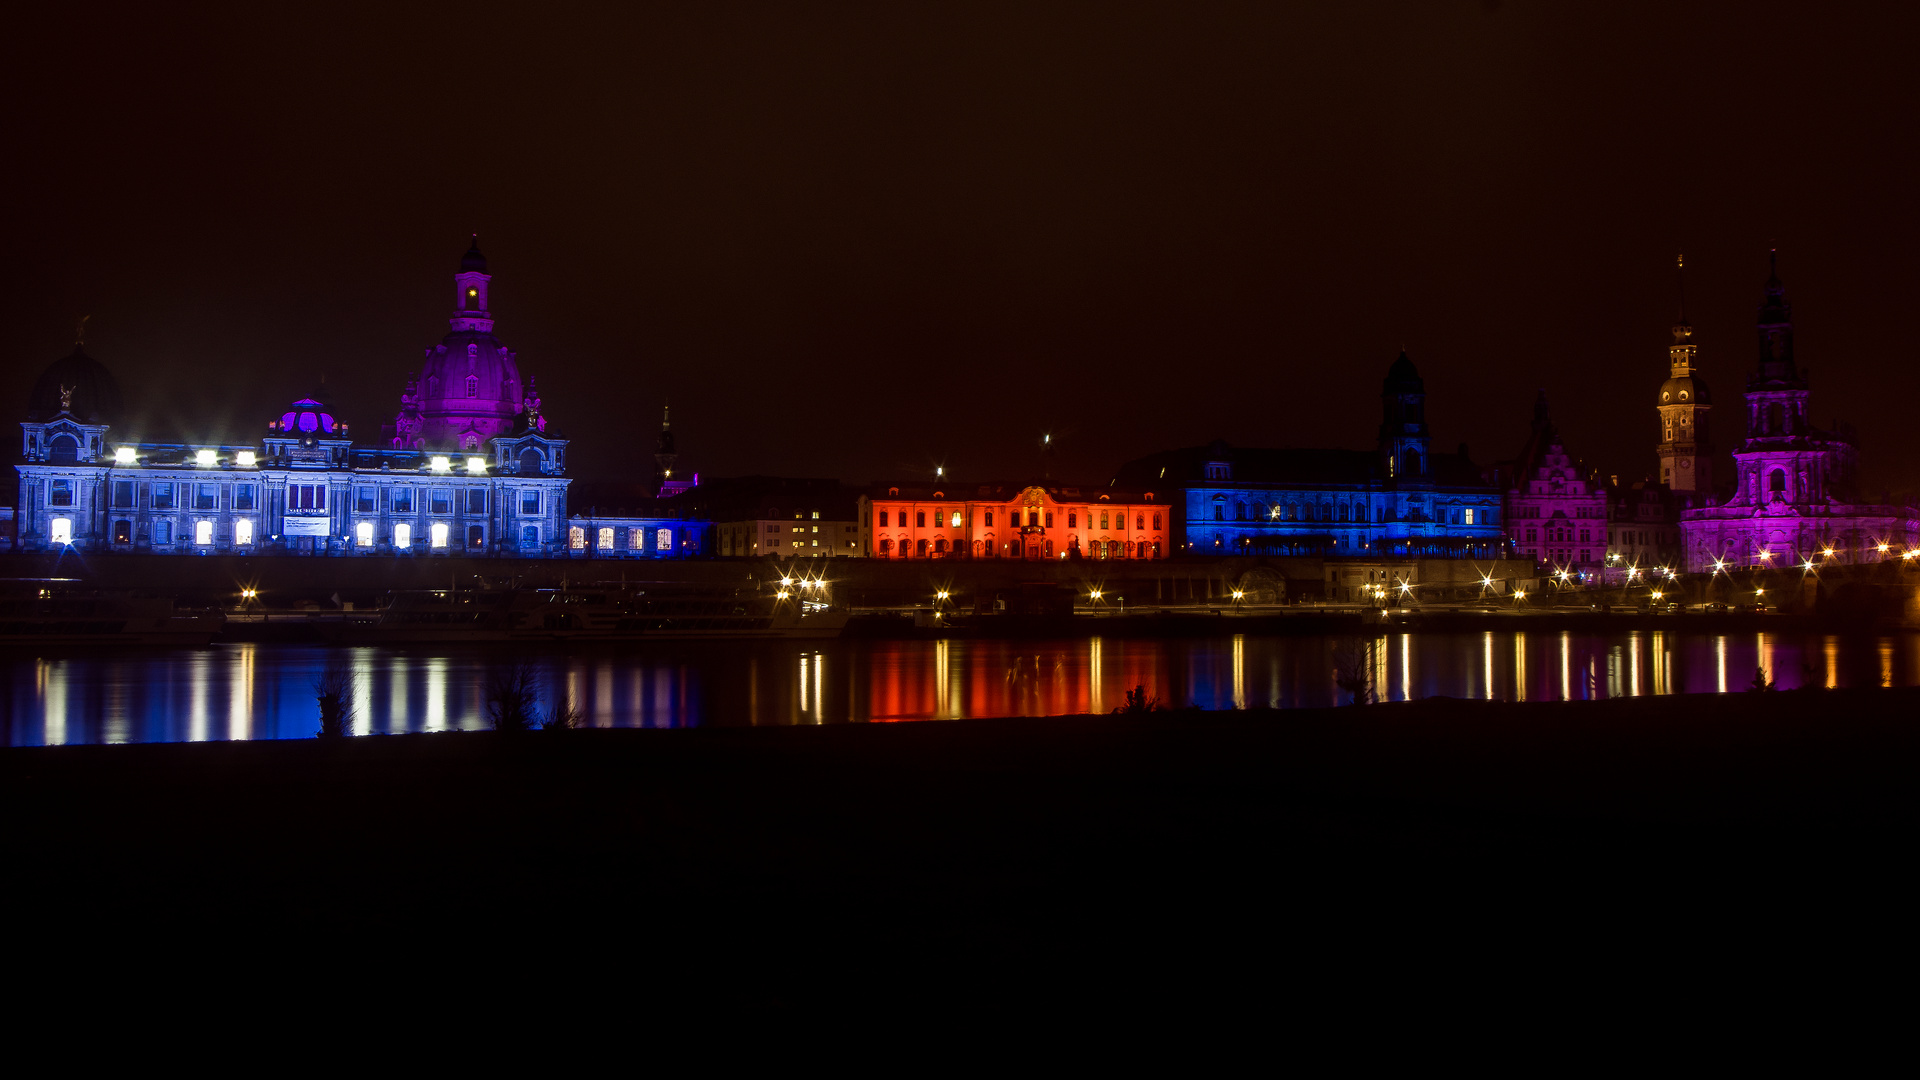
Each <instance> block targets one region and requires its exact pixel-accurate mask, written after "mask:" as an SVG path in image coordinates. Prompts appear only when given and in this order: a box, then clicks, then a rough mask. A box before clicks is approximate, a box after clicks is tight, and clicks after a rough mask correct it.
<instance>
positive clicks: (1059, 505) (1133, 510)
mask: <svg viewBox="0 0 1920 1080" xmlns="http://www.w3.org/2000/svg"><path fill="white" fill-rule="evenodd" d="M1173 511H1174V507H1172V506H1170V505H1168V504H1166V503H1163V502H1161V501H1159V497H1158V496H1157V495H1156V494H1155V493H1153V492H1150V491H1140V492H1136V491H1122V490H1119V489H1116V488H1098V487H1096V488H1078V487H1059V486H1053V485H1049V484H1044V483H1037V484H1025V485H1021V484H962V483H957V482H956V483H935V484H881V485H876V486H875V487H874V488H873V489H872V490H870V491H869V492H868V493H867V494H865V495H862V496H861V497H860V505H859V519H860V522H859V528H860V553H861V554H863V555H866V556H869V557H871V558H878V559H1027V560H1033V561H1040V560H1053V559H1074V558H1087V559H1164V558H1166V557H1167V556H1168V555H1169V554H1170V553H1171V549H1170V548H1169V547H1168V539H1167V538H1168V537H1169V536H1170V535H1171V533H1170V531H1169V526H1170V525H1171V524H1172V522H1171V520H1170V518H1171V516H1172V513H1173Z"/></svg>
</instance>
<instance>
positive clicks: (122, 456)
mask: <svg viewBox="0 0 1920 1080" xmlns="http://www.w3.org/2000/svg"><path fill="white" fill-rule="evenodd" d="M113 463H114V464H115V465H131V464H133V447H131V446H123V447H121V448H120V449H118V450H115V451H114V452H113ZM1882 550H1885V549H1884V548H1883V549H1882Z"/></svg>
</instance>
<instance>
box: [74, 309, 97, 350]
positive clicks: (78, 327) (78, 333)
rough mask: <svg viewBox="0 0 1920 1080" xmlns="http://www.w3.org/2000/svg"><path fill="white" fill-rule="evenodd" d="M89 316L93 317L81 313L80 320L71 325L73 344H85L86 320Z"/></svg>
mask: <svg viewBox="0 0 1920 1080" xmlns="http://www.w3.org/2000/svg"><path fill="white" fill-rule="evenodd" d="M91 318H93V316H91V315H82V316H80V321H79V322H77V323H75V324H74V325H73V343H74V344H75V345H85V344H86V343H87V320H88V319H91Z"/></svg>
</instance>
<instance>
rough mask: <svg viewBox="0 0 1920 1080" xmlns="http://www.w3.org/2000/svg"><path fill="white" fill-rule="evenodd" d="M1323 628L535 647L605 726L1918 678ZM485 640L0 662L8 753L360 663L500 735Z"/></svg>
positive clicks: (1853, 666)
mask: <svg viewBox="0 0 1920 1080" xmlns="http://www.w3.org/2000/svg"><path fill="white" fill-rule="evenodd" d="M1341 645H1342V643H1340V642H1336V641H1334V640H1330V639H1325V638H1305V637H1300V638H1262V637H1249V636H1245V635H1234V636H1232V637H1222V638H1216V639H1175V640H1131V639H1118V640H1117V639H1112V638H1092V639H1089V640H1080V641H1059V642H1033V641H974V640H965V639H955V640H949V641H932V642H836V643H829V644H808V645H805V646H802V645H799V644H793V645H779V644H753V645H734V646H720V645H706V646H699V645H689V646H684V647H672V648H655V649H649V650H639V651H633V652H619V653H616V652H605V653H579V654H573V655H568V654H564V653H554V654H548V655H538V654H537V655H535V656H533V657H532V660H533V662H534V663H535V664H536V665H537V667H538V669H539V671H540V674H541V680H542V687H543V691H542V692H543V694H544V695H545V697H546V699H547V700H546V702H545V704H553V703H557V702H558V701H560V700H561V699H563V698H564V699H570V700H571V701H572V703H573V705H574V707H575V708H576V709H578V710H579V712H580V714H581V715H582V716H583V717H584V718H585V720H586V722H587V723H589V724H592V725H595V726H601V727H618V726H631V727H687V726H697V725H713V724H827V723H839V722H845V721H849V720H851V721H868V720H874V721H895V720H932V719H965V718H973V717H990V716H1026V715H1044V714H1060V713H1080V712H1096V713H1098V712H1107V711H1110V710H1112V709H1114V708H1115V707H1118V706H1122V705H1124V704H1125V702H1126V700H1127V693H1128V691H1129V690H1133V689H1135V688H1141V689H1143V690H1144V692H1145V694H1146V696H1147V697H1148V698H1152V699H1157V700H1158V701H1159V702H1160V703H1161V704H1162V705H1164V706H1168V707H1180V706H1187V705H1198V706H1200V707H1202V708H1206V709H1233V708H1249V707H1258V706H1271V707H1283V708H1285V707H1301V706H1325V705H1334V704H1338V703H1341V702H1343V701H1345V700H1346V697H1345V694H1343V692H1342V691H1341V690H1340V689H1339V687H1338V686H1337V685H1336V683H1335V668H1336V666H1338V664H1339V663H1345V664H1347V665H1349V667H1350V668H1351V669H1352V670H1353V671H1354V673H1355V674H1356V675H1357V677H1358V678H1359V679H1361V680H1362V681H1363V682H1365V683H1366V685H1365V686H1364V687H1363V692H1364V693H1365V694H1368V695H1371V696H1373V697H1374V698H1376V699H1379V700H1392V701H1402V700H1406V699H1409V698H1420V697H1430V696H1436V695H1445V696H1451V697H1474V698H1506V699H1512V700H1541V699H1547V700H1551V699H1557V698H1590V697H1616V696H1637V695H1643V694H1656V695H1658V694H1670V693H1712V692H1725V691H1728V690H1732V691H1736V692H1737V691H1744V690H1746V689H1747V688H1748V687H1749V686H1750V685H1751V684H1752V681H1753V677H1754V673H1755V672H1759V673H1760V674H1761V676H1762V678H1768V679H1772V680H1773V681H1774V683H1775V685H1776V686H1778V687H1779V688H1781V689H1791V688H1793V687H1796V686H1800V685H1815V686H1829V687H1835V686H1906V685H1915V684H1916V683H1920V635H1914V634H1906V635H1896V636H1880V637H1872V636H1868V637H1858V638H1854V637H1837V636H1812V637H1807V638H1800V637H1794V636H1782V635H1777V634H1757V635H1751V636H1749V635H1735V636H1731V637H1730V636H1727V635H1688V634H1675V633H1670V632H1651V633H1645V632H1638V631H1635V632H1631V633H1621V634H1613V635H1606V636H1596V635H1581V634H1573V633H1554V634H1544V635H1543V634H1538V633H1536V634H1532V635H1528V634H1523V633H1502V632H1494V631H1488V632H1480V633H1474V634H1459V635H1447V634H1422V635H1416V634H1405V633H1399V634H1393V635H1390V636H1383V637H1377V638H1371V639H1365V640H1362V641H1360V642H1357V643H1352V642H1349V643H1346V645H1347V646H1348V649H1347V652H1346V653H1344V654H1343V655H1345V656H1346V657H1347V659H1346V660H1344V661H1338V660H1337V658H1336V651H1337V649H1338V647H1340V646H1341ZM510 658H511V657H507V656H502V655H500V654H490V653H487V652H484V651H465V652H463V651H459V650H445V651H439V652H429V651H391V650H382V649H323V648H304V647H288V646H261V645H231V646H221V647H215V648H211V649H203V650H189V651H178V652H139V653H123V654H107V655H100V654H94V655H88V654H81V653H74V654H69V655H49V656H46V657H33V656H22V655H18V654H16V655H14V656H12V657H8V658H4V659H0V679H4V684H3V685H0V711H3V714H4V724H5V736H6V739H7V741H8V742H9V743H11V744H13V745H36V744H47V745H58V744H61V743H70V742H74V743H78V742H165V741H184V740H203V739H271V738H306V737H309V736H311V735H312V734H313V733H314V731H315V730H317V728H318V722H319V718H318V711H317V709H316V707H315V704H314V694H313V683H314V680H315V679H316V678H317V677H318V676H319V675H320V673H321V672H323V671H324V670H325V669H326V668H327V666H328V665H329V664H337V663H344V664H346V665H347V666H348V667H349V668H350V669H351V670H352V672H353V673H354V676H355V685H354V692H353V698H352V700H353V706H354V711H355V717H354V730H355V731H357V732H359V733H361V734H380V733H389V732H392V733H398V732H409V731H444V730H450V729H456V728H462V729H469V730H472V729H479V728H483V727H485V726H486V717H485V704H484V686H485V683H486V673H487V671H488V669H489V665H492V664H497V663H499V662H501V661H502V660H504V659H510Z"/></svg>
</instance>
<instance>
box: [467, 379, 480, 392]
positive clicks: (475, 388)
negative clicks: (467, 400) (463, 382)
mask: <svg viewBox="0 0 1920 1080" xmlns="http://www.w3.org/2000/svg"><path fill="white" fill-rule="evenodd" d="M467 396H468V397H479V396H480V379H479V377H478V376H474V375H469V376H467Z"/></svg>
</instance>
